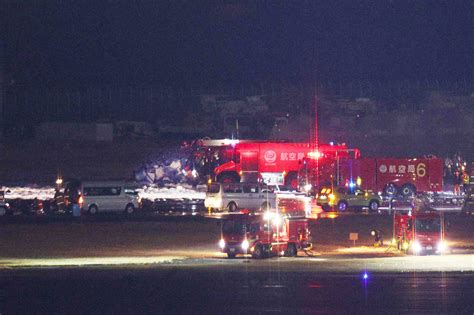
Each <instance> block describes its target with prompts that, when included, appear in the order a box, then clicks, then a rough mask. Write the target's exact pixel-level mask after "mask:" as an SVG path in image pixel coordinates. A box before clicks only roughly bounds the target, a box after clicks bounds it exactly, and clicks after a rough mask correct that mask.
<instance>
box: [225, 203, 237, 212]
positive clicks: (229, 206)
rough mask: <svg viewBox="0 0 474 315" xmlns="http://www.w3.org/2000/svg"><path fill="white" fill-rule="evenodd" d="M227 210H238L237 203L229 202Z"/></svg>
mask: <svg viewBox="0 0 474 315" xmlns="http://www.w3.org/2000/svg"><path fill="white" fill-rule="evenodd" d="M227 210H229V212H236V211H237V205H236V204H235V202H229V204H228V205H227Z"/></svg>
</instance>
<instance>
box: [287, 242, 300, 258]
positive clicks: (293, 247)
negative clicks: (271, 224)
mask: <svg viewBox="0 0 474 315" xmlns="http://www.w3.org/2000/svg"><path fill="white" fill-rule="evenodd" d="M285 254H286V256H288V257H296V255H298V251H297V250H296V245H295V244H288V248H287V249H286V253H285Z"/></svg>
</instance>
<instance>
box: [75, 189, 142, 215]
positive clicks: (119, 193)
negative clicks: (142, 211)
mask: <svg viewBox="0 0 474 315" xmlns="http://www.w3.org/2000/svg"><path fill="white" fill-rule="evenodd" d="M80 189H81V194H82V198H83V205H82V209H83V210H85V211H87V212H88V213H90V214H96V213H98V212H125V213H128V214H130V213H133V212H134V211H135V209H137V208H139V206H140V198H139V196H138V193H137V191H136V189H135V187H134V186H133V185H131V184H127V183H126V182H107V181H104V182H83V183H82V184H81V188H80Z"/></svg>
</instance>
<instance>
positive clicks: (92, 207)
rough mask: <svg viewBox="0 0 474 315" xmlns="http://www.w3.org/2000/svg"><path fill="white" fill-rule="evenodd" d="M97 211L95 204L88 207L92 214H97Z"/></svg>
mask: <svg viewBox="0 0 474 315" xmlns="http://www.w3.org/2000/svg"><path fill="white" fill-rule="evenodd" d="M97 212H99V209H98V208H97V206H96V205H92V206H90V207H89V214H92V215H94V214H97Z"/></svg>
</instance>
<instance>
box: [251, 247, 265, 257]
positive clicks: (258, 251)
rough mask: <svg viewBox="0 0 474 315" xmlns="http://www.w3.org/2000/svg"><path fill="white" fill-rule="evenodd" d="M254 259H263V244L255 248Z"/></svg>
mask: <svg viewBox="0 0 474 315" xmlns="http://www.w3.org/2000/svg"><path fill="white" fill-rule="evenodd" d="M252 257H253V258H256V259H261V258H263V246H262V245H261V244H258V245H257V246H255V249H254V250H253V254H252Z"/></svg>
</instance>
